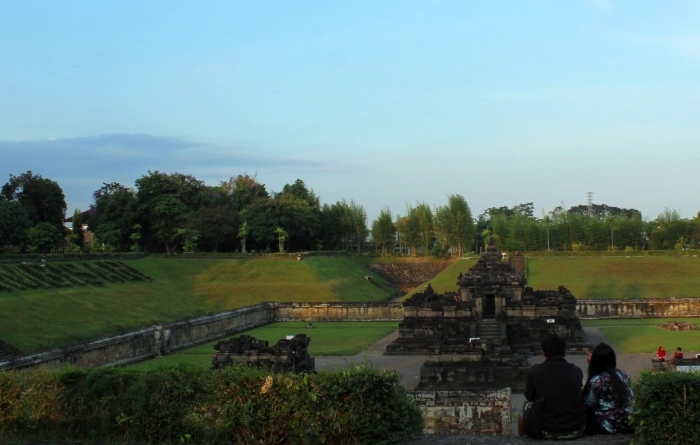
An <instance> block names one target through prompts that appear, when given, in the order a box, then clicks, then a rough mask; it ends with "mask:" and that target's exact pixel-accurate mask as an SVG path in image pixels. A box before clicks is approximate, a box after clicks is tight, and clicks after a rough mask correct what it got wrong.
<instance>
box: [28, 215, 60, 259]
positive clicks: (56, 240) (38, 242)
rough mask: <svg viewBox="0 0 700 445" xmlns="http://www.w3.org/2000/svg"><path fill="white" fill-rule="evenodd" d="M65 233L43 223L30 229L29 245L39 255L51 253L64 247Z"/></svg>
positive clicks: (49, 224) (47, 223)
mask: <svg viewBox="0 0 700 445" xmlns="http://www.w3.org/2000/svg"><path fill="white" fill-rule="evenodd" d="M63 235H64V234H63V231H61V230H59V229H57V228H56V226H54V225H53V224H51V223H49V222H41V223H39V224H37V225H35V226H34V227H32V228H31V229H29V245H30V246H31V249H32V250H34V251H36V252H39V253H50V252H51V250H53V249H57V248H60V247H62V246H63V242H64V239H63Z"/></svg>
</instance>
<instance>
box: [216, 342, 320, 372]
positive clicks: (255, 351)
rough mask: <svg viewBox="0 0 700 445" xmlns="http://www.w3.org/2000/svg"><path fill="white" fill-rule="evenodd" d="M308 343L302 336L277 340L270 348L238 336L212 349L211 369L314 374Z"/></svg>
mask: <svg viewBox="0 0 700 445" xmlns="http://www.w3.org/2000/svg"><path fill="white" fill-rule="evenodd" d="M310 342H311V339H310V338H309V337H307V336H306V335H304V334H297V335H295V336H293V337H292V338H285V339H281V340H279V341H278V342H277V343H275V344H274V345H273V346H269V344H268V342H267V341H266V340H257V339H256V338H255V337H251V336H250V335H241V336H240V337H237V338H232V339H230V340H223V341H220V342H218V343H217V344H216V345H214V350H215V351H216V353H215V354H214V358H213V359H212V363H211V367H212V369H218V368H223V367H225V366H228V365H231V364H233V363H240V362H243V363H247V364H249V365H251V366H257V367H261V368H266V369H270V370H271V371H274V372H293V373H300V372H314V371H315V370H316V361H315V359H314V358H313V357H311V356H309V353H308V346H309V343H310Z"/></svg>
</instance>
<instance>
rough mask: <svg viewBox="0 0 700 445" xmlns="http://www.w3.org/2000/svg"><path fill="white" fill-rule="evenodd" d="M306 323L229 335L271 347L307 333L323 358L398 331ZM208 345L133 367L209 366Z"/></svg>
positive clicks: (374, 325) (312, 350)
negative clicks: (287, 337) (280, 341)
mask: <svg viewBox="0 0 700 445" xmlns="http://www.w3.org/2000/svg"><path fill="white" fill-rule="evenodd" d="M307 324H308V323H307V322H301V321H286V322H279V323H272V324H269V325H266V326H263V327H260V328H255V329H251V330H249V331H245V332H241V333H239V334H235V335H232V336H231V337H227V339H228V338H233V337H238V336H239V335H241V334H247V335H251V336H253V337H255V338H257V339H259V340H267V341H268V342H269V344H270V346H272V345H274V344H275V343H277V341H278V340H280V339H283V338H285V337H286V336H287V335H296V334H306V335H307V336H308V337H310V338H311V343H309V354H310V355H312V356H323V355H355V354H357V353H359V352H361V351H362V350H364V349H365V348H367V347H368V346H370V345H372V344H373V343H375V342H377V341H379V340H380V339H382V338H384V337H385V336H387V335H389V334H390V333H392V332H393V331H395V330H396V329H398V327H399V326H398V323H397V322H352V321H349V322H314V326H315V328H314V329H308V328H307V327H306V326H307ZM217 342H218V340H217V341H214V342H210V343H206V344H203V345H200V346H196V347H194V348H189V349H185V350H183V351H180V352H178V353H177V354H173V355H169V356H165V357H160V358H157V359H154V360H148V361H145V362H141V363H137V364H135V365H132V366H131V368H134V369H153V368H157V367H160V366H172V365H178V364H191V365H195V366H202V367H209V366H211V359H212V357H213V355H214V345H215V344H216V343H217Z"/></svg>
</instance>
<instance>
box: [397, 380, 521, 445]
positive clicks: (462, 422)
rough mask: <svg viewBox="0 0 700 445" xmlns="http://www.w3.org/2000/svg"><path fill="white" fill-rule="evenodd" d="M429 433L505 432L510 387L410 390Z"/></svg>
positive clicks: (498, 433) (509, 427) (509, 422)
mask: <svg viewBox="0 0 700 445" xmlns="http://www.w3.org/2000/svg"><path fill="white" fill-rule="evenodd" d="M411 395H412V396H413V399H414V400H415V402H416V404H417V405H418V406H420V407H421V410H422V411H423V419H424V421H425V427H424V429H423V431H424V432H426V433H429V434H450V435H466V434H488V435H509V434H510V432H511V425H512V420H511V416H510V413H511V402H510V395H511V393H510V389H509V388H504V389H502V390H499V391H493V392H489V393H483V392H470V391H464V390H439V391H413V392H412V393H411Z"/></svg>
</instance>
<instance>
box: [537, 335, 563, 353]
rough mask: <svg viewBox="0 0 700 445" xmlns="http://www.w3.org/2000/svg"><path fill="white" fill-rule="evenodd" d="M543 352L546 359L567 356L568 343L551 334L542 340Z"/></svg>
mask: <svg viewBox="0 0 700 445" xmlns="http://www.w3.org/2000/svg"><path fill="white" fill-rule="evenodd" d="M542 351H544V355H545V356H546V357H548V358H549V357H554V356H556V355H561V356H564V355H566V341H565V340H564V339H563V338H561V337H559V336H558V335H557V334H549V335H547V336H546V337H545V338H544V339H542Z"/></svg>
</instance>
